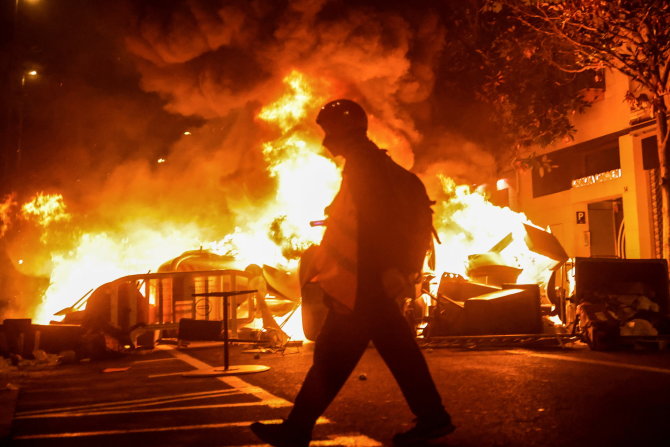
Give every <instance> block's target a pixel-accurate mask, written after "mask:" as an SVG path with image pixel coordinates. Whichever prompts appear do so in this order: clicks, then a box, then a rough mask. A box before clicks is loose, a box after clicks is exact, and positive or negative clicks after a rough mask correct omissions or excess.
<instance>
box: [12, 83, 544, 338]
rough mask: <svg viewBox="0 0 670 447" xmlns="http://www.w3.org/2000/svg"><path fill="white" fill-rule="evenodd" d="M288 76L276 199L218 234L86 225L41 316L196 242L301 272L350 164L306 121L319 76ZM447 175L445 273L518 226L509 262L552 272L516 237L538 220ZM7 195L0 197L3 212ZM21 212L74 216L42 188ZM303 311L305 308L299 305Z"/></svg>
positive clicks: (59, 258) (266, 114) (63, 259)
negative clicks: (210, 237) (318, 223)
mask: <svg viewBox="0 0 670 447" xmlns="http://www.w3.org/2000/svg"><path fill="white" fill-rule="evenodd" d="M284 83H285V85H286V93H285V94H283V95H282V96H281V97H279V98H278V99H277V100H276V101H274V102H272V103H271V104H269V105H267V106H266V107H264V108H263V109H262V110H261V111H260V112H259V114H258V118H259V119H261V120H263V121H264V122H267V123H269V124H272V125H274V126H277V128H278V129H279V130H280V131H281V136H280V137H279V138H277V139H275V140H273V141H267V142H265V143H264V144H263V145H262V147H261V148H260V149H261V150H262V154H263V157H264V160H265V162H266V163H267V170H268V173H269V175H270V176H271V177H272V178H274V179H275V180H276V190H275V195H274V197H273V200H270V201H269V202H268V203H267V205H265V206H264V207H263V208H262V209H253V210H249V212H248V213H246V214H245V215H241V216H238V227H237V228H236V229H235V230H234V231H233V232H232V233H230V234H228V235H227V236H226V237H224V238H223V239H221V240H219V241H207V240H203V239H204V238H203V236H202V235H203V234H204V233H203V231H202V230H201V229H200V228H197V227H195V226H184V225H180V226H175V225H171V224H170V223H169V222H168V223H165V224H164V225H163V226H161V227H159V228H156V226H155V223H153V222H151V223H148V222H141V221H138V222H133V223H129V224H125V225H123V227H122V228H121V229H120V230H116V231H113V232H112V231H108V232H105V231H99V232H88V233H82V234H80V235H79V236H78V240H77V241H76V243H75V248H74V249H72V250H70V251H68V252H54V253H52V256H51V261H52V263H53V268H52V271H51V286H50V287H49V289H48V290H47V292H46V294H45V296H44V299H43V305H42V306H41V307H40V309H39V310H38V312H37V315H36V316H35V320H37V321H39V322H45V321H48V320H49V319H50V318H51V315H53V313H54V312H57V311H58V310H60V309H62V308H64V307H66V306H68V305H70V304H72V303H73V302H74V301H76V300H77V299H78V298H79V297H80V296H83V295H84V294H85V293H86V292H87V291H88V290H90V289H93V288H96V287H98V286H99V285H101V284H103V283H105V282H108V281H111V280H113V279H115V278H117V277H120V276H123V275H127V274H133V273H141V272H146V271H151V270H152V269H155V268H157V267H158V266H159V265H161V264H162V263H163V262H165V261H166V260H168V259H171V258H174V257H176V256H178V255H179V254H181V253H183V252H185V251H188V250H193V249H194V248H196V247H202V248H205V249H209V250H211V251H214V252H216V253H219V254H229V255H230V254H232V255H234V256H235V259H236V262H237V264H238V268H240V269H243V268H245V267H246V266H247V265H249V264H261V265H262V264H267V265H270V266H274V267H278V268H280V269H283V270H284V271H287V272H289V273H293V274H294V273H295V271H296V269H297V264H298V259H299V255H300V254H301V253H302V251H304V249H306V248H307V247H308V246H309V245H311V244H318V243H319V241H320V239H321V237H322V235H323V229H322V228H321V227H311V226H310V225H309V222H310V221H313V220H319V219H321V218H323V211H324V208H325V207H326V206H327V205H328V204H329V203H330V202H331V201H332V198H333V197H334V195H335V193H336V192H337V189H338V187H339V184H340V181H341V171H340V167H339V166H338V165H337V164H336V163H335V162H333V161H332V160H331V159H330V158H327V157H325V156H323V154H322V149H321V144H320V136H319V134H317V133H316V132H315V129H314V128H313V127H314V126H305V125H304V122H305V119H306V117H307V116H311V115H313V114H315V112H316V107H318V106H319V105H320V104H321V103H322V102H323V100H324V98H325V97H321V96H319V95H317V94H316V93H315V92H314V90H313V87H312V86H313V84H312V83H311V82H310V81H309V80H307V79H306V78H305V77H304V76H303V75H302V74H301V73H299V72H297V71H293V72H291V73H290V74H289V75H288V76H287V77H286V78H285V79H284ZM440 182H441V186H442V191H440V192H439V194H432V195H433V196H434V197H438V196H440V197H444V198H443V199H441V200H440V202H439V203H438V204H437V205H436V207H435V208H436V214H435V226H436V229H437V231H438V233H439V235H440V238H441V240H442V244H441V245H440V246H438V247H437V249H436V257H437V271H436V274H437V277H438V278H439V277H440V276H441V273H442V272H452V273H461V274H464V275H465V273H466V271H467V264H468V256H469V255H471V254H473V253H482V252H486V251H488V250H489V249H490V248H491V247H492V246H494V245H495V244H496V243H497V242H499V241H500V240H501V239H502V238H504V237H505V236H506V235H507V234H509V233H510V232H512V233H513V234H514V241H515V243H512V244H510V245H509V246H508V247H507V248H506V249H505V250H504V253H501V255H502V256H503V257H504V259H505V260H506V262H509V264H510V265H513V266H518V267H520V268H523V269H524V272H523V274H524V275H526V276H522V277H521V278H523V279H524V280H527V281H531V280H533V281H534V280H536V279H537V278H540V277H541V276H542V274H543V272H546V269H544V270H543V267H542V265H544V264H543V262H544V261H543V260H541V259H538V258H537V257H534V256H530V255H529V253H530V252H529V250H527V248H526V247H524V246H523V244H521V243H517V242H518V241H522V240H523V238H522V236H521V235H520V234H521V233H520V232H521V231H522V228H523V224H530V221H529V220H528V219H527V218H526V217H525V216H524V215H523V214H520V213H515V212H513V211H511V210H510V209H509V208H500V207H496V206H494V205H492V204H491V203H490V202H488V201H487V200H486V198H485V196H484V195H483V194H482V193H480V192H478V191H472V190H471V189H470V188H469V187H468V186H463V185H461V186H459V185H456V183H455V182H454V181H453V180H452V179H450V178H449V177H446V176H444V175H442V176H440ZM8 203H9V202H7V201H6V202H5V204H4V205H0V212H2V210H3V209H4V208H3V207H5V208H6V207H8V206H9V205H7V204H8ZM22 213H23V215H24V216H25V217H26V218H30V219H34V220H36V221H37V222H39V224H40V225H42V226H44V227H46V226H48V225H50V224H51V223H54V222H59V221H66V220H67V219H69V218H70V215H69V214H68V213H67V211H66V207H65V202H64V199H63V197H62V196H60V195H45V194H42V193H40V194H38V195H37V196H36V197H35V198H34V199H33V200H32V201H31V202H29V203H27V204H25V205H24V206H23V207H22ZM3 221H4V219H3ZM521 278H520V279H521ZM296 313H297V314H298V315H299V311H298V312H296ZM298 320H299V318H298ZM295 321H297V320H296V319H295V315H294V318H292V321H291V323H290V324H291V325H292V326H295V327H297V328H294V329H291V330H290V332H292V333H289V334H288V335H289V336H291V337H292V338H294V339H300V338H304V337H303V336H302V335H300V334H301V332H302V330H301V327H300V324H293V323H294V322H295ZM287 326H288V325H287ZM288 331H289V330H288V329H287V332H288Z"/></svg>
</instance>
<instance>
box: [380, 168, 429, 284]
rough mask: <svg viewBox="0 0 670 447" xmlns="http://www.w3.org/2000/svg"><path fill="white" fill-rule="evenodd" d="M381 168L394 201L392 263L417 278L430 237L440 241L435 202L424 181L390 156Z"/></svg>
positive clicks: (427, 251)
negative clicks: (433, 207) (434, 212)
mask: <svg viewBox="0 0 670 447" xmlns="http://www.w3.org/2000/svg"><path fill="white" fill-rule="evenodd" d="M384 158H385V159H386V163H385V164H386V166H385V167H384V169H385V172H386V175H387V180H388V183H387V184H388V185H390V188H391V191H390V197H391V198H392V200H393V215H394V219H393V223H392V227H393V234H394V237H393V239H394V240H393V241H390V243H392V244H394V246H395V248H396V249H395V250H394V257H395V259H392V260H391V262H392V263H393V264H394V265H395V266H396V267H397V268H398V269H399V270H400V271H401V272H402V273H404V274H406V275H410V276H412V277H413V278H414V279H417V280H418V279H419V276H420V275H421V273H422V271H423V265H424V262H425V260H426V256H427V254H428V253H429V252H432V250H433V238H435V240H437V242H438V243H439V239H438V237H437V232H436V231H435V227H434V226H433V209H432V205H434V204H435V202H434V201H432V200H430V198H429V197H428V193H427V192H426V187H425V186H424V184H423V182H422V181H421V180H420V179H419V177H417V175H416V174H414V173H413V172H410V171H408V170H407V169H405V168H403V167H402V166H400V165H398V164H397V163H395V162H394V161H393V160H392V159H391V158H390V157H388V156H387V157H384Z"/></svg>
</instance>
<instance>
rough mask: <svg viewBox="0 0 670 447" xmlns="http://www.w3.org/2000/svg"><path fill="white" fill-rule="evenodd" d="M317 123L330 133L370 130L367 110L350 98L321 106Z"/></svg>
mask: <svg viewBox="0 0 670 447" xmlns="http://www.w3.org/2000/svg"><path fill="white" fill-rule="evenodd" d="M316 123H317V124H318V125H319V126H321V127H322V128H323V130H324V131H325V132H326V133H330V134H340V133H344V132H350V131H363V132H366V131H367V130H368V116H367V115H366V113H365V110H363V107H361V106H360V105H359V104H358V103H355V102H354V101H351V100H350V99H337V100H335V101H331V102H329V103H328V104H326V105H325V106H323V107H321V111H319V114H318V115H317V117H316Z"/></svg>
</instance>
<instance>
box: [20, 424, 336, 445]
mask: <svg viewBox="0 0 670 447" xmlns="http://www.w3.org/2000/svg"><path fill="white" fill-rule="evenodd" d="M262 422H263V423H266V424H278V423H280V422H282V420H281V419H269V420H265V421H262ZM316 423H317V424H319V423H321V424H323V423H326V422H325V421H321V420H318V421H317V422H316ZM248 426H249V422H248V421H238V422H221V423H218V424H198V425H173V426H168V427H166V426H161V427H147V428H127V429H120V430H95V431H80V432H69V433H38V434H34V435H18V436H14V438H13V439H16V440H24V439H53V438H81V437H90V436H110V435H128V434H135V433H157V432H169V431H182V430H208V429H213V428H236V427H248Z"/></svg>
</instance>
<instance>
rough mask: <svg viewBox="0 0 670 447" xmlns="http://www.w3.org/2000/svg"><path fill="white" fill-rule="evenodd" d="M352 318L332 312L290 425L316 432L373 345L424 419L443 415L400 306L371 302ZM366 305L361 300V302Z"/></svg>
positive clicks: (384, 301) (381, 300) (377, 299)
mask: <svg viewBox="0 0 670 447" xmlns="http://www.w3.org/2000/svg"><path fill="white" fill-rule="evenodd" d="M367 298H368V299H366V300H364V301H363V302H359V303H357V307H356V309H355V310H354V311H353V312H352V313H340V312H338V311H335V310H333V309H332V308H331V310H330V312H329V314H328V316H327V317H326V320H325V323H324V325H323V328H322V329H321V332H320V334H319V336H318V337H317V339H316V343H315V346H314V360H313V364H312V367H311V368H310V370H309V372H308V373H307V376H306V377H305V381H304V382H303V385H302V388H301V389H300V392H299V393H298V396H297V397H296V399H295V405H294V407H293V409H292V411H291V413H290V414H289V417H288V419H287V422H288V423H289V424H292V425H294V426H296V427H298V428H299V429H302V430H306V431H311V430H312V428H313V426H314V424H315V423H316V420H317V419H318V418H319V416H321V415H322V414H323V412H324V411H325V410H326V408H327V407H328V405H329V404H330V403H331V402H332V401H333V399H334V398H335V396H336V395H337V393H338V392H339V391H340V389H341V388H342V386H343V385H344V383H345V382H346V380H347V378H348V377H349V376H350V375H351V372H352V371H353V370H354V368H355V367H356V364H357V363H358V361H359V360H360V358H361V356H362V355H363V353H364V352H365V349H366V348H367V346H368V344H369V342H370V340H372V342H373V343H374V345H375V347H376V349H377V351H378V352H379V354H380V355H381V357H382V359H383V360H384V362H385V363H386V365H387V366H388V368H389V369H390V371H391V373H392V374H393V377H394V378H395V380H396V381H397V383H398V385H399V386H400V389H401V391H402V393H403V395H404V397H405V399H406V401H407V403H408V405H409V407H410V410H411V411H412V412H413V413H414V414H415V415H416V416H417V418H419V419H420V420H430V419H431V418H436V417H440V416H443V415H444V414H445V410H444V407H443V405H442V401H441V398H440V395H439V393H438V391H437V388H436V387H435V383H434V382H433V379H432V377H431V375H430V371H429V370H428V365H427V364H426V360H425V359H424V357H423V354H422V353H421V350H420V349H419V346H418V345H417V343H416V340H415V336H414V334H413V332H412V330H411V329H410V327H409V325H408V324H407V321H406V320H405V318H404V317H403V315H402V313H401V312H400V309H399V307H398V306H397V305H396V303H394V302H393V301H392V300H389V299H387V298H385V297H381V296H380V297H373V298H371V297H367ZM359 301H361V300H359Z"/></svg>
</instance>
